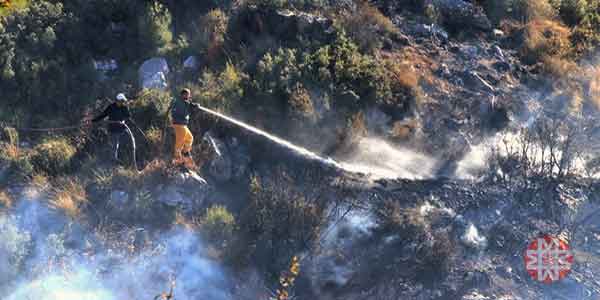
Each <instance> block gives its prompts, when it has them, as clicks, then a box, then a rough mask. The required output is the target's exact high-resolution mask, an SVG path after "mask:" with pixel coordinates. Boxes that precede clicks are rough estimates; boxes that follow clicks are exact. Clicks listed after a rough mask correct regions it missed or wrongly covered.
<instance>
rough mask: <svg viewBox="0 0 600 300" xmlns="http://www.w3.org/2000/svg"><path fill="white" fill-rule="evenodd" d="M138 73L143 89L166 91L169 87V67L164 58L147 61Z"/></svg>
mask: <svg viewBox="0 0 600 300" xmlns="http://www.w3.org/2000/svg"><path fill="white" fill-rule="evenodd" d="M138 73H139V78H140V82H141V85H142V88H146V89H160V90H164V89H166V88H167V87H168V83H167V75H168V74H169V65H168V64H167V60H166V59H164V58H162V57H155V58H151V59H149V60H146V61H145V62H144V63H143V64H142V66H141V67H140V69H139V71H138Z"/></svg>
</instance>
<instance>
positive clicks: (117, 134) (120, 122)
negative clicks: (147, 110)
mask: <svg viewBox="0 0 600 300" xmlns="http://www.w3.org/2000/svg"><path fill="white" fill-rule="evenodd" d="M106 117H108V131H109V133H110V140H111V143H112V149H113V158H114V159H115V161H119V145H120V143H121V140H122V139H123V138H124V137H127V136H128V135H129V136H131V138H132V139H133V136H132V135H131V133H130V132H128V130H129V129H128V128H127V126H125V122H127V121H129V122H131V113H130V112H129V108H128V107H127V97H125V94H123V93H119V94H118V95H117V97H116V99H115V102H114V103H112V104H110V105H109V106H108V107H107V108H106V109H105V110H104V111H103V112H102V113H101V114H100V115H98V116H97V117H95V118H94V119H92V123H96V122H100V121H102V120H104V118H106ZM132 142H133V140H132ZM133 143H134V144H133V145H132V146H133V147H135V142H133Z"/></svg>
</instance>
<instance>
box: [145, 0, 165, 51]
mask: <svg viewBox="0 0 600 300" xmlns="http://www.w3.org/2000/svg"><path fill="white" fill-rule="evenodd" d="M138 22H139V24H138V30H139V43H138V45H137V46H138V47H140V48H141V49H142V51H147V52H149V53H154V52H156V51H157V50H158V52H159V53H162V52H165V51H166V50H168V48H169V47H170V46H171V45H170V44H171V42H172V40H173V34H172V33H171V28H170V26H171V13H170V12H169V10H168V9H167V7H166V6H164V5H162V4H161V3H160V2H158V1H149V2H147V3H146V5H145V7H144V10H143V12H142V14H141V15H140V17H139V19H138Z"/></svg>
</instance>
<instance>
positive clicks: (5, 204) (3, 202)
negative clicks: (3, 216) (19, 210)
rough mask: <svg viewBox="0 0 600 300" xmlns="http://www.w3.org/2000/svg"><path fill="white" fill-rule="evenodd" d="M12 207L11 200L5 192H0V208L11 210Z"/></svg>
mask: <svg viewBox="0 0 600 300" xmlns="http://www.w3.org/2000/svg"><path fill="white" fill-rule="evenodd" d="M12 205H13V199H12V197H10V195H9V194H8V193H6V192H5V191H0V208H3V209H6V208H11V207H12Z"/></svg>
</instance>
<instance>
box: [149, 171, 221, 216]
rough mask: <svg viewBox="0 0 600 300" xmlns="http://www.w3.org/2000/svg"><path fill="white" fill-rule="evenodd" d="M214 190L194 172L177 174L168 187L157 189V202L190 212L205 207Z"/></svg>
mask: <svg viewBox="0 0 600 300" xmlns="http://www.w3.org/2000/svg"><path fill="white" fill-rule="evenodd" d="M213 192H214V188H213V186H212V185H210V184H209V183H208V182H207V181H206V180H204V179H203V178H202V177H200V176H199V175H198V174H197V173H196V172H193V171H186V172H182V173H179V174H177V176H176V177H175V179H174V180H173V181H172V182H171V183H169V184H168V185H166V187H165V186H161V187H158V188H157V194H158V195H157V198H156V199H157V200H158V201H159V202H161V203H163V204H165V205H168V206H173V207H178V208H181V209H182V210H183V211H186V212H192V211H196V210H198V209H200V208H202V207H204V206H205V204H206V203H207V201H208V200H209V199H210V196H211V195H212V194H213Z"/></svg>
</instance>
